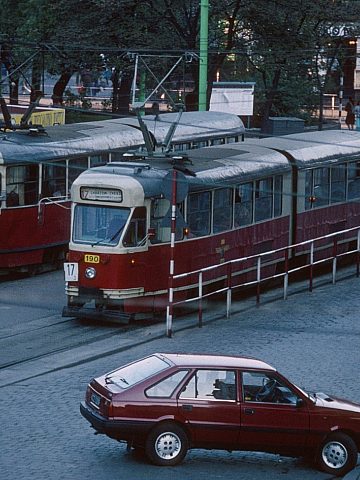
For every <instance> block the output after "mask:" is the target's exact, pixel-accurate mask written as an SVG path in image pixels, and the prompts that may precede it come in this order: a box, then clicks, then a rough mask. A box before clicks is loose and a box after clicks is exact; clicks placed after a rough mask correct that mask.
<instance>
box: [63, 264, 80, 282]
mask: <svg viewBox="0 0 360 480" xmlns="http://www.w3.org/2000/svg"><path fill="white" fill-rule="evenodd" d="M64 273H65V282H77V281H78V278H79V264H78V263H73V262H65V263H64Z"/></svg>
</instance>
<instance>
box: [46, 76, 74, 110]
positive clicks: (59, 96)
mask: <svg viewBox="0 0 360 480" xmlns="http://www.w3.org/2000/svg"><path fill="white" fill-rule="evenodd" d="M72 74H73V71H70V70H66V71H64V72H62V74H61V75H60V78H59V80H58V81H57V82H56V83H55V85H54V88H53V94H52V97H51V98H52V100H53V105H54V106H60V105H62V104H63V103H64V92H65V88H66V86H67V84H68V83H69V81H70V78H71V77H72Z"/></svg>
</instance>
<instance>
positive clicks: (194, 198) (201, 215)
mask: <svg viewBox="0 0 360 480" xmlns="http://www.w3.org/2000/svg"><path fill="white" fill-rule="evenodd" d="M210 212H211V202H210V192H200V193H192V194H190V195H189V196H188V208H187V220H188V225H189V229H190V234H191V235H194V236H195V237H201V236H203V235H209V233H210Z"/></svg>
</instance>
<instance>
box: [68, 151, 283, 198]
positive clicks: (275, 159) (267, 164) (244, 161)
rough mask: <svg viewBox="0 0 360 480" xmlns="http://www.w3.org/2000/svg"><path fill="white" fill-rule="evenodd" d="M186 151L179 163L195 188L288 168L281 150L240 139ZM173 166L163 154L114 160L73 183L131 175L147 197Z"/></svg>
mask: <svg viewBox="0 0 360 480" xmlns="http://www.w3.org/2000/svg"><path fill="white" fill-rule="evenodd" d="M187 154H188V158H189V160H190V161H186V162H185V163H181V166H182V167H184V168H187V169H188V170H190V171H191V172H193V173H194V174H195V176H191V175H188V176H187V180H188V183H189V185H190V186H191V185H193V186H194V187H209V186H215V187H216V186H224V185H233V184H234V183H238V182H246V181H248V180H254V179H257V178H263V177H265V176H269V175H275V174H279V173H282V172H286V171H290V169H291V166H290V164H289V162H288V160H287V158H286V157H285V156H284V155H282V154H281V153H279V152H276V151H273V150H271V149H268V148H263V147H259V146H257V145H247V144H246V143H243V142H241V143H233V144H228V145H219V146H212V147H204V148H200V149H197V150H189V151H188V152H187ZM172 168H173V164H172V162H171V158H170V159H169V158H164V157H162V158H158V157H153V158H147V159H144V160H139V161H136V162H135V163H132V162H114V163H108V164H107V165H106V166H99V167H94V168H91V169H89V170H87V171H86V172H84V173H82V174H81V175H80V176H79V177H78V179H77V180H76V181H75V182H76V183H81V182H84V183H86V182H88V181H90V182H95V183H97V182H98V181H100V178H101V181H103V180H104V175H110V176H114V178H113V180H111V179H110V178H109V179H108V182H109V183H110V184H111V183H112V181H113V182H114V184H115V183H116V182H117V179H116V176H130V177H134V178H136V179H137V180H138V181H139V182H140V183H141V184H142V186H143V189H144V192H145V196H147V197H149V196H153V195H156V194H158V193H159V191H161V188H162V186H161V184H162V180H163V179H164V177H165V176H166V175H167V173H168V172H169V171H170V170H172ZM99 175H100V176H99ZM85 176H86V177H87V178H86V180H85ZM98 176H99V177H98Z"/></svg>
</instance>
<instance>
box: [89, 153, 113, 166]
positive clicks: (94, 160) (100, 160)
mask: <svg viewBox="0 0 360 480" xmlns="http://www.w3.org/2000/svg"><path fill="white" fill-rule="evenodd" d="M108 161H109V155H108V154H107V153H102V154H99V155H91V156H90V168H92V167H97V166H98V165H105V164H106V163H107V162H108Z"/></svg>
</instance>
